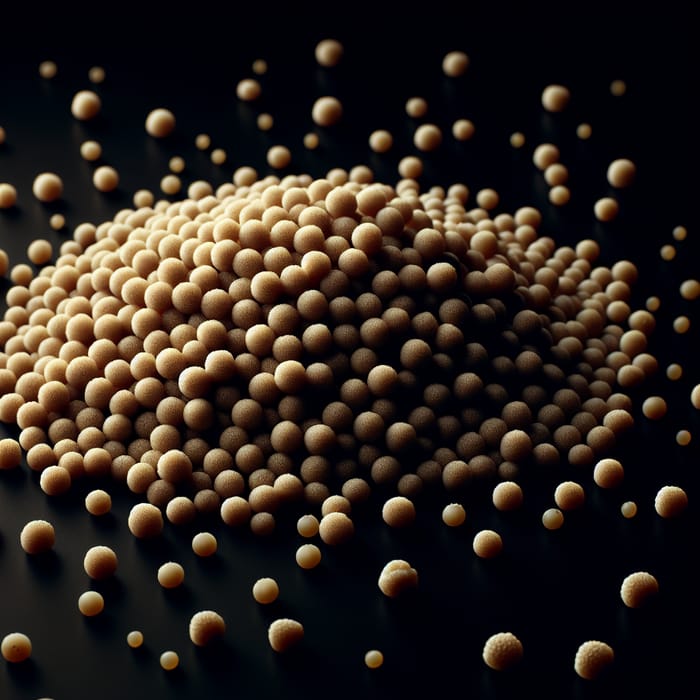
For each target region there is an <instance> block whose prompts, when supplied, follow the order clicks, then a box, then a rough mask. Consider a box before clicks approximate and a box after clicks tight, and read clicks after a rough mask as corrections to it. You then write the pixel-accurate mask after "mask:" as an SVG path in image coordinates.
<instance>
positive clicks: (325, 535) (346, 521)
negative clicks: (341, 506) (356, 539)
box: [318, 511, 355, 546]
mask: <svg viewBox="0 0 700 700" xmlns="http://www.w3.org/2000/svg"><path fill="white" fill-rule="evenodd" d="M318 534H319V536H320V537H321V540H323V542H324V543H325V544H328V545H332V546H337V545H341V544H344V543H345V542H347V541H348V540H350V539H351V538H352V536H353V535H354V534H355V525H354V523H353V521H352V520H351V519H350V518H349V517H348V516H347V515H346V514H345V513H341V512H337V511H335V512H332V513H328V514H327V515H324V516H323V517H322V518H321V521H320V523H319V526H318Z"/></svg>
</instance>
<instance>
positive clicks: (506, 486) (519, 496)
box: [491, 481, 523, 511]
mask: <svg viewBox="0 0 700 700" xmlns="http://www.w3.org/2000/svg"><path fill="white" fill-rule="evenodd" d="M491 500H492V502H493V505H494V506H495V507H496V509H497V510H500V511H511V510H517V509H518V508H520V506H521V505H522V504H523V490H522V488H521V486H520V484H518V483H516V482H514V481H502V482H501V483H499V484H497V485H496V486H495V487H494V489H493V492H492V494H491Z"/></svg>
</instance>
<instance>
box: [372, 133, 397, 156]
mask: <svg viewBox="0 0 700 700" xmlns="http://www.w3.org/2000/svg"><path fill="white" fill-rule="evenodd" d="M393 144H394V137H393V136H392V134H391V132H390V131H387V130H386V129H376V130H375V131H373V132H372V133H371V134H370V135H369V147H370V148H371V149H372V150H373V151H374V152H375V153H386V152H387V151H389V150H390V149H391V147H392V146H393Z"/></svg>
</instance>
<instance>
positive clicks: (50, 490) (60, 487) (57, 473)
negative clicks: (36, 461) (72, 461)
mask: <svg viewBox="0 0 700 700" xmlns="http://www.w3.org/2000/svg"><path fill="white" fill-rule="evenodd" d="M71 483H72V478H71V475H70V472H69V471H68V470H67V469H65V468H64V467H59V466H57V465H51V466H47V467H46V468H45V469H44V470H43V471H42V472H41V476H40V477H39V486H40V487H41V490H42V491H43V492H44V493H45V494H46V495H47V496H61V495H63V494H65V493H66V492H67V491H68V490H69V489H70V487H71Z"/></svg>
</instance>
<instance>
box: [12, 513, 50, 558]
mask: <svg viewBox="0 0 700 700" xmlns="http://www.w3.org/2000/svg"><path fill="white" fill-rule="evenodd" d="M19 541H20V545H21V547H22V549H23V550H24V551H25V552H26V553H27V554H41V553H42V552H48V551H49V550H50V549H52V548H53V546H54V544H55V543H56V531H55V530H54V526H53V525H52V524H51V523H50V522H48V521H47V520H30V521H29V522H28V523H27V524H26V525H25V526H24V527H23V528H22V531H21V532H20V536H19Z"/></svg>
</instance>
